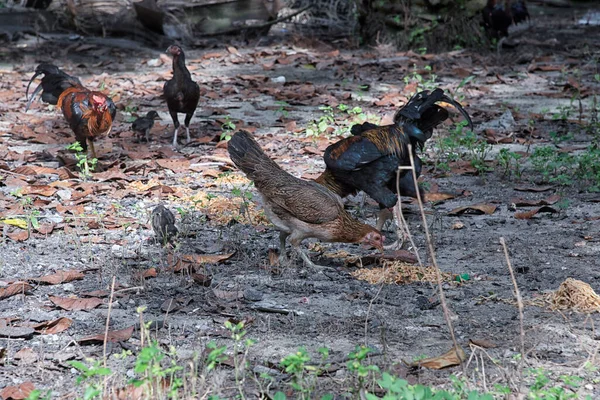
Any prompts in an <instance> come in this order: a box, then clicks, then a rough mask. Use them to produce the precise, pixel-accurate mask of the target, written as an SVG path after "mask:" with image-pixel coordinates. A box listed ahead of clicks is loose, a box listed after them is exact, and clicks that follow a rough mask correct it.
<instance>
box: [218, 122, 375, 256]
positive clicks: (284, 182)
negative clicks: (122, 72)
mask: <svg viewBox="0 0 600 400" xmlns="http://www.w3.org/2000/svg"><path fill="white" fill-rule="evenodd" d="M227 149H228V151H229V156H230V158H231V160H232V161H233V162H234V164H235V165H236V166H237V167H238V168H239V169H241V170H242V171H243V172H244V173H245V174H246V176H247V177H248V178H249V179H251V180H252V181H254V185H255V186H256V189H257V190H258V192H259V193H260V195H261V198H262V201H263V208H264V210H265V214H266V215H267V217H268V218H269V220H270V221H271V222H272V223H273V225H275V227H276V228H277V230H279V232H280V233H279V239H280V258H281V260H282V261H283V260H284V259H285V240H286V239H287V238H288V237H289V238H290V243H291V245H292V246H293V247H294V249H295V250H296V251H297V252H298V253H299V254H300V256H301V257H302V259H303V260H304V262H305V263H306V264H307V265H309V266H311V267H316V266H315V265H314V264H313V263H312V262H311V261H310V259H309V257H308V255H307V254H306V253H304V252H303V251H302V250H301V249H300V243H301V242H302V240H304V239H306V238H311V237H313V238H317V239H320V240H323V241H326V242H344V243H357V242H362V243H365V244H368V245H371V246H374V247H376V248H379V249H381V248H382V246H383V239H384V238H383V237H382V236H381V234H380V233H379V231H377V230H376V229H375V228H373V227H371V226H369V225H366V224H363V223H361V222H358V221H356V220H355V219H354V218H352V217H351V216H350V214H348V212H347V211H346V210H344V206H343V204H342V201H341V199H340V198H339V196H337V195H336V194H334V193H333V192H331V191H330V190H328V189H327V188H325V187H323V186H322V185H319V184H318V183H316V182H313V181H305V180H302V179H298V178H296V177H294V176H292V175H290V174H289V173H287V172H286V171H284V170H283V169H281V167H279V165H277V163H275V162H274V161H273V160H271V159H270V158H269V157H268V156H267V155H266V154H265V153H264V152H263V151H262V149H261V148H260V146H259V145H258V143H257V142H256V140H255V139H254V138H253V137H252V136H251V135H250V134H249V133H248V132H245V131H240V132H237V133H236V134H235V135H234V136H233V137H232V138H231V140H230V141H229V143H228V147H227Z"/></svg>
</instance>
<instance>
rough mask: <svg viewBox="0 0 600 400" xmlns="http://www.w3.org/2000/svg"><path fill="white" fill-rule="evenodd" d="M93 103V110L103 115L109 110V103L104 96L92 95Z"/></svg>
mask: <svg viewBox="0 0 600 400" xmlns="http://www.w3.org/2000/svg"><path fill="white" fill-rule="evenodd" d="M91 103H92V108H93V109H94V110H95V111H97V112H99V113H103V112H104V111H106V110H107V109H108V103H107V102H106V97H105V96H104V95H100V94H92V97H91Z"/></svg>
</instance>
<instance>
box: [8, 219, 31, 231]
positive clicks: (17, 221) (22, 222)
mask: <svg viewBox="0 0 600 400" xmlns="http://www.w3.org/2000/svg"><path fill="white" fill-rule="evenodd" d="M2 222H3V223H5V224H7V225H12V226H18V227H19V228H21V229H27V221H26V220H24V219H21V218H6V219H3V220H2Z"/></svg>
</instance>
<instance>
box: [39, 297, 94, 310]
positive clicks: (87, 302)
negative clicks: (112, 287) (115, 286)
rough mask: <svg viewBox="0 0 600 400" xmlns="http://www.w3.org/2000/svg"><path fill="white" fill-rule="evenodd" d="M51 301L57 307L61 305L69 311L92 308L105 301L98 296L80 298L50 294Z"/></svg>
mask: <svg viewBox="0 0 600 400" xmlns="http://www.w3.org/2000/svg"><path fill="white" fill-rule="evenodd" d="M50 301H51V302H53V303H54V304H55V305H56V306H57V307H60V308H62V309H64V310H67V311H73V310H91V309H93V308H96V307H98V306H99V305H100V304H102V303H104V301H103V300H102V299H98V298H96V297H89V298H85V299H78V298H70V297H58V296H50Z"/></svg>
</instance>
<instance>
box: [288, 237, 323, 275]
mask: <svg viewBox="0 0 600 400" xmlns="http://www.w3.org/2000/svg"><path fill="white" fill-rule="evenodd" d="M288 236H290V234H289V233H287V232H283V231H281V232H279V264H281V265H284V264H287V263H288V262H289V259H288V257H287V255H286V254H285V240H286V239H287V237H288ZM290 241H292V240H290ZM292 247H293V248H294V250H295V251H296V253H298V255H299V256H300V258H302V261H304V264H306V266H307V267H309V268H311V269H316V270H320V271H322V270H324V269H332V268H331V267H326V266H323V265H317V264H315V263H313V262H312V261H311V260H310V257H308V254H306V253H305V252H304V251H303V250H302V249H301V248H300V243H292Z"/></svg>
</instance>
